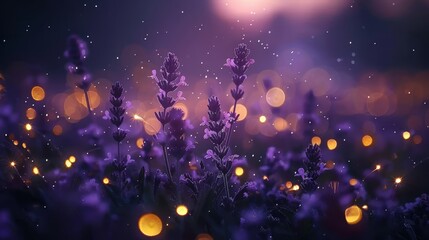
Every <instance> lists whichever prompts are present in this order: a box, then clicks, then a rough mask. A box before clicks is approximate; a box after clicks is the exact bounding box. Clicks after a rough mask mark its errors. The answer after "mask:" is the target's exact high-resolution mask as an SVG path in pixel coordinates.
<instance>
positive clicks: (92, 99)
mask: <svg viewBox="0 0 429 240" xmlns="http://www.w3.org/2000/svg"><path fill="white" fill-rule="evenodd" d="M74 97H75V98H76V101H77V102H78V103H80V104H81V105H82V106H83V107H85V108H87V106H86V97H85V92H83V91H82V90H80V89H76V91H75V92H74ZM88 100H89V106H90V107H91V109H95V108H97V107H98V106H100V102H101V99H100V94H98V92H97V90H96V89H95V88H91V89H90V90H89V91H88Z"/></svg>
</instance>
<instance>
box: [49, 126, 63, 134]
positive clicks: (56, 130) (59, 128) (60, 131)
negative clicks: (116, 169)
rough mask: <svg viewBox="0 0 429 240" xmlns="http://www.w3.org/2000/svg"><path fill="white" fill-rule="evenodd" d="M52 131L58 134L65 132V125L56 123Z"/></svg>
mask: <svg viewBox="0 0 429 240" xmlns="http://www.w3.org/2000/svg"><path fill="white" fill-rule="evenodd" d="M52 132H53V133H54V134H55V135H56V136H59V135H61V134H62V133H63V127H61V125H58V124H57V125H55V126H54V128H52Z"/></svg>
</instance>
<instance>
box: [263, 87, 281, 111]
mask: <svg viewBox="0 0 429 240" xmlns="http://www.w3.org/2000/svg"><path fill="white" fill-rule="evenodd" d="M265 100H266V101H267V103H268V105H270V106H271V107H280V106H281V105H283V103H284V102H285V100H286V95H285V93H284V92H283V90H282V89H280V88H278V87H273V88H271V89H270V90H268V92H267V94H265Z"/></svg>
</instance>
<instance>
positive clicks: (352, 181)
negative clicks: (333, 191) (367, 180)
mask: <svg viewBox="0 0 429 240" xmlns="http://www.w3.org/2000/svg"><path fill="white" fill-rule="evenodd" d="M358 183H359V181H358V180H357V179H356V178H352V179H350V180H349V184H350V186H356V185H357V184H358Z"/></svg>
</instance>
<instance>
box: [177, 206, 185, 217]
mask: <svg viewBox="0 0 429 240" xmlns="http://www.w3.org/2000/svg"><path fill="white" fill-rule="evenodd" d="M176 212H177V214H179V216H185V215H186V214H188V208H187V207H186V206H185V205H179V206H177V208H176Z"/></svg>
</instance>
